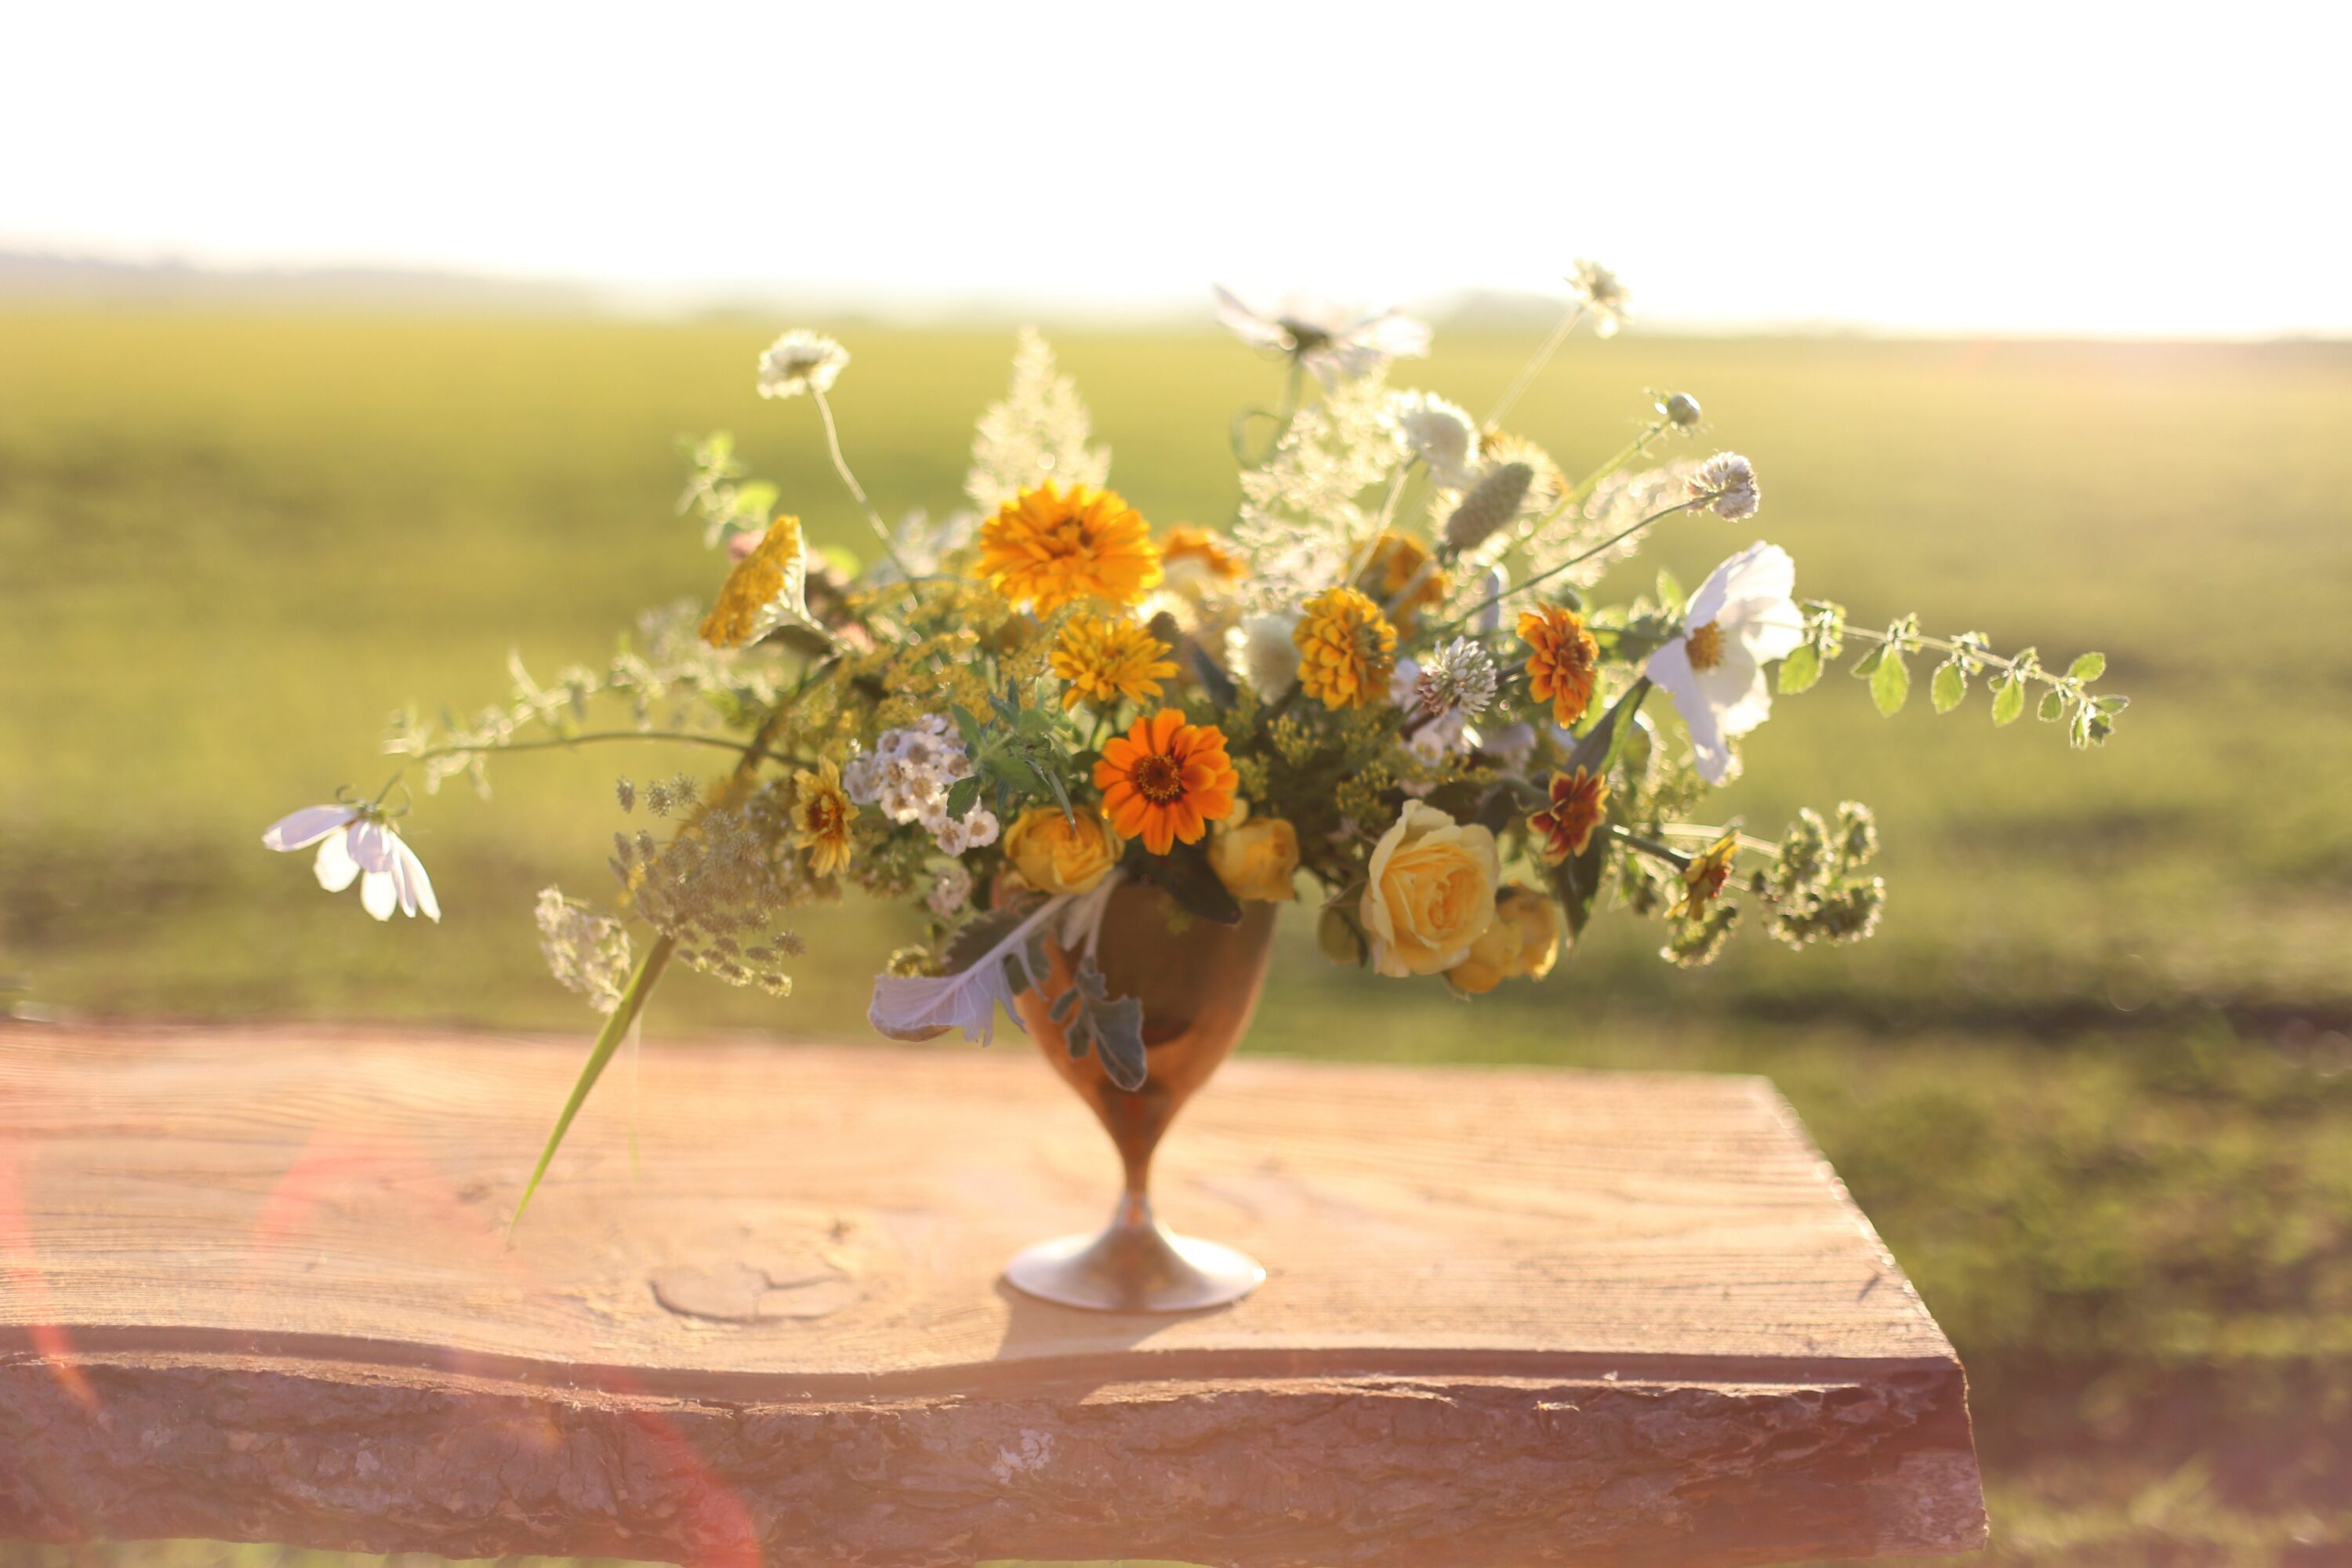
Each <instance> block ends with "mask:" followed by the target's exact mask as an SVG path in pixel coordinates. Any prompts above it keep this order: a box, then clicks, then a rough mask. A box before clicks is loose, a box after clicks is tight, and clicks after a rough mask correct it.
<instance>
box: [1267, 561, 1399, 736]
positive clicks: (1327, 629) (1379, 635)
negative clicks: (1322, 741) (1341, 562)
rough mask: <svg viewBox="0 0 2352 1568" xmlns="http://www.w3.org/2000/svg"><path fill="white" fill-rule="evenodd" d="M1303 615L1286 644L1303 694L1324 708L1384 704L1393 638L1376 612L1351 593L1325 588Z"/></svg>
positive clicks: (1393, 655)
mask: <svg viewBox="0 0 2352 1568" xmlns="http://www.w3.org/2000/svg"><path fill="white" fill-rule="evenodd" d="M1304 610H1305V613H1304V614H1303V615H1301V616H1299V618H1298V625H1297V626H1296V627H1295V628H1293V629H1292V631H1291V634H1290V640H1291V641H1292V642H1293V643H1295V644H1296V645H1297V648H1298V684H1299V685H1300V686H1302V687H1304V688H1306V690H1307V696H1309V697H1312V698H1314V699H1315V700H1318V701H1319V702H1321V703H1322V704H1323V706H1324V707H1326V708H1362V707H1365V706H1367V705H1369V704H1370V703H1374V702H1384V701H1386V700H1388V691H1389V676H1390V675H1391V673H1392V672H1393V671H1394V670H1395V669H1396V640H1397V635H1396V628H1395V627H1394V626H1391V625H1389V622H1388V617H1387V616H1383V615H1381V607H1380V606H1379V605H1375V604H1373V603H1372V602H1371V600H1370V599H1368V598H1366V597H1365V596H1364V595H1361V594H1360V593H1358V592H1357V591H1356V590H1355V589H1353V588H1326V589H1325V590H1324V591H1323V592H1321V593H1320V594H1318V595H1315V596H1314V597H1313V598H1311V599H1309V600H1307V603H1306V605H1305V606H1304Z"/></svg>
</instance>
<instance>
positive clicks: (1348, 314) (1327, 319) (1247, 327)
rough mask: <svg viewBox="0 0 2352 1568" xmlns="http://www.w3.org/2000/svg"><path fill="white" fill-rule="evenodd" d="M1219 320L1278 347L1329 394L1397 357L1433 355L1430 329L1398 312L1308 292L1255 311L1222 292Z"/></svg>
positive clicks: (1248, 338) (1257, 344) (1253, 340)
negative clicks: (1368, 310) (1364, 308)
mask: <svg viewBox="0 0 2352 1568" xmlns="http://www.w3.org/2000/svg"><path fill="white" fill-rule="evenodd" d="M1217 319H1218V320H1219V321H1223V322H1224V324H1225V328H1226V330H1227V331H1231V332H1232V333H1233V334H1234V336H1235V337H1237V338H1239V339H1241V341H1242V342H1245V343H1248V344H1250V345H1251V346H1252V347H1254V348H1265V349H1275V350H1277V351H1279V352H1281V353H1286V354H1288V355H1290V356H1291V357H1292V358H1293V359H1295V360H1297V362H1298V363H1300V364H1303V365H1305V366H1306V367H1307V369H1308V370H1311V371H1313V372H1314V373H1315V378H1316V379H1317V380H1318V381H1320V382H1321V383H1322V384H1323V385H1324V387H1325V388H1326V389H1327V390H1328V389H1330V388H1333V387H1336V386H1338V385H1339V383H1341V382H1343V381H1353V380H1354V379H1355V378H1356V377H1358V376H1360V375H1362V374H1366V373H1367V372H1370V371H1374V370H1378V369H1379V368H1380V367H1381V365H1383V364H1385V363H1388V362H1389V361H1390V360H1392V359H1419V358H1421V357H1422V356H1423V355H1424V354H1426V353H1429V326H1428V323H1426V322H1423V321H1414V320H1413V319H1412V317H1410V316H1402V315H1399V314H1398V313H1397V312H1396V311H1394V310H1381V311H1377V312H1375V313H1373V314H1370V315H1364V314H1360V313H1359V312H1358V311H1356V310H1354V309H1352V308H1351V307H1349V306H1346V305H1342V304H1340V303H1339V301H1338V300H1331V299H1328V298H1326V297H1325V296H1323V295H1321V294H1317V293H1314V292H1312V291H1311V290H1308V289H1292V290H1291V291H1290V292H1289V293H1287V294H1285V295H1284V296H1283V297H1282V299H1281V301H1280V302H1279V303H1277V304H1276V306H1275V308H1274V309H1273V310H1272V311H1270V312H1269V311H1264V310H1252V309H1250V307H1249V306H1247V305H1244V304H1243V303H1242V302H1241V300H1238V299H1236V298H1235V297H1234V293H1233V291H1232V290H1231V289H1225V288H1223V287H1220V288H1219V289H1217Z"/></svg>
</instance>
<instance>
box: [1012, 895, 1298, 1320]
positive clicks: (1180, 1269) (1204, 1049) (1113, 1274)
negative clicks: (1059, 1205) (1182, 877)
mask: <svg viewBox="0 0 2352 1568" xmlns="http://www.w3.org/2000/svg"><path fill="white" fill-rule="evenodd" d="M1274 916H1275V906H1274V905H1272V904H1265V903H1247V904H1244V905H1243V906H1242V918H1241V922H1240V923H1239V924H1238V925H1220V924H1217V923H1216V922H1214V921H1204V920H1197V919H1193V918H1192V917H1190V916H1187V915H1185V914H1184V913H1182V911H1181V910H1179V909H1178V908H1177V906H1176V905H1175V903H1174V902H1173V901H1171V900H1170V899H1169V897H1168V895H1167V894H1165V893H1163V892H1161V891H1160V889H1157V888H1154V887H1151V886H1149V885H1148V884H1144V883H1127V884H1123V885H1121V886H1120V887H1119V888H1118V889H1115V890H1114V891H1113V892H1112V893H1111V895H1110V900H1109V904H1108V908H1107V909H1106V910H1105V911H1104V915H1103V922H1102V934H1101V939H1100V942H1099V943H1098V944H1097V948H1096V952H1095V959H1096V962H1097V963H1099V964H1100V965H1101V967H1102V972H1103V978H1104V980H1105V981H1106V982H1107V984H1108V990H1109V993H1110V994H1112V995H1114V996H1121V995H1124V996H1133V997H1137V998H1139V999H1140V1000H1141V1001H1142V1003H1143V1044H1144V1057H1145V1060H1146V1063H1147V1068H1148V1075H1147V1076H1146V1078H1145V1079H1144V1081H1143V1087H1142V1088H1140V1089H1133V1090H1129V1089H1121V1088H1119V1087H1118V1085H1117V1084H1115V1083H1113V1082H1111V1080H1110V1079H1109V1077H1108V1075H1107V1074H1106V1073H1105V1072H1104V1071H1103V1068H1102V1063H1101V1062H1100V1060H1098V1059H1097V1057H1096V1056H1095V1055H1094V1054H1093V1053H1092V1052H1089V1053H1088V1054H1087V1055H1086V1056H1083V1057H1077V1058H1073V1057H1072V1056H1071V1055H1070V1052H1069V1047H1068V1044H1067V1042H1066V1040H1065V1038H1064V1037H1063V1034H1062V1030H1061V1027H1060V1026H1059V1025H1057V1024H1055V1022H1054V1019H1053V1016H1052V1015H1051V1013H1050V1012H1049V1011H1048V1009H1049V1008H1050V1007H1051V1005H1052V1003H1053V1001H1054V998H1055V997H1057V996H1059V995H1060V994H1062V993H1063V992H1064V991H1065V990H1066V989H1068V987H1069V986H1070V985H1071V984H1072V976H1073V971H1074V968H1075V965H1074V964H1073V963H1072V962H1071V959H1070V957H1069V955H1068V954H1066V953H1065V952H1062V951H1061V949H1060V948H1059V947H1058V946H1053V947H1049V949H1048V952H1047V956H1048V959H1049V960H1050V963H1051V971H1052V973H1051V974H1050V976H1049V978H1048V979H1047V981H1046V984H1045V986H1044V987H1041V988H1039V989H1037V990H1032V991H1027V992H1024V993H1023V994H1022V995H1021V997H1020V1007H1021V1020H1022V1022H1023V1023H1024V1024H1025V1025H1026V1026H1028V1030H1029V1035H1030V1037H1031V1038H1032V1039H1034V1040H1035V1041H1036V1042H1037V1048H1038V1049H1039V1050H1041V1051H1043V1052H1044V1053H1045V1060H1046V1061H1047V1062H1049V1063H1051V1064H1052V1066H1053V1068H1054V1070H1055V1071H1056V1072H1058V1073H1060V1074H1061V1075H1062V1077H1063V1078H1064V1079H1066V1080H1067V1081H1068V1083H1069V1085H1070V1087H1071V1088H1072V1089H1076V1090H1077V1092H1078V1098H1079V1099H1081V1100H1085V1101H1086V1102H1087V1105H1088V1106H1089V1107H1090V1108H1092V1110H1094V1113H1095V1116H1096V1118H1097V1120H1099V1121H1101V1122H1102V1124H1103V1127H1104V1130H1105V1131H1108V1132H1109V1134H1110V1141H1111V1142H1112V1144H1113V1145H1114V1146H1115V1147H1116V1148H1117V1149H1118V1158H1119V1163H1120V1165H1121V1166H1122V1167H1123V1168H1124V1170H1125V1172H1126V1176H1127V1184H1126V1189H1125V1190H1124V1191H1123V1192H1121V1193H1120V1194H1119V1199H1118V1207H1117V1208H1116V1209H1114V1210H1113V1211H1112V1213H1111V1220H1110V1224H1109V1225H1108V1226H1107V1227H1105V1228H1104V1229H1103V1230H1102V1231H1100V1232H1099V1233H1097V1234H1095V1235H1082V1236H1066V1237H1057V1238H1056V1239H1055V1240H1052V1241H1043V1242H1039V1243H1038V1244H1037V1245H1035V1246H1034V1247H1027V1248H1024V1250H1023V1251H1021V1252H1019V1253H1017V1254H1015V1255H1014V1257H1013V1261H1012V1263H1011V1264H1010V1265H1009V1266H1007V1268H1005V1271H1004V1273H1005V1278H1006V1279H1009V1280H1010V1281H1011V1282H1012V1283H1013V1285H1014V1286H1016V1287H1018V1288H1019V1289H1022V1290H1024V1291H1026V1292H1027V1293H1028V1294H1030V1295H1032V1296H1036V1297H1041V1298H1043V1299H1044V1300H1048V1301H1056V1302H1059V1303H1060V1304H1062V1305H1063V1306H1066V1307H1086V1308H1091V1309H1093V1310H1097V1311H1104V1312H1181V1311H1190V1310H1197V1309H1200V1308H1202V1307H1217V1306H1223V1304H1225V1303H1226V1302H1228V1301H1234V1300H1240V1299H1241V1298H1242V1297H1244V1296H1246V1295H1248V1294H1249V1293H1250V1292H1251V1291H1252V1290H1255V1289H1257V1287H1258V1286H1259V1285H1260V1284H1262V1283H1264V1282H1265V1269H1264V1268H1260V1267H1259V1266H1258V1264H1257V1263H1256V1262H1255V1260H1254V1259H1252V1258H1248V1257H1246V1256H1245V1255H1244V1254H1242V1253H1239V1252H1236V1251H1234V1249H1233V1248H1232V1247H1221V1246H1219V1245H1218V1244H1217V1243H1215V1242H1213V1241H1202V1240H1200V1239H1198V1238H1196V1237H1188V1236H1178V1235H1176V1234H1174V1233H1173V1232H1171V1231H1170V1230H1168V1229H1167V1228H1166V1227H1165V1226H1161V1225H1160V1222H1159V1221H1158V1220H1157V1219H1155V1218H1153V1217H1152V1213H1151V1198H1150V1178H1151V1155H1152V1152H1153V1151H1154V1150H1156V1149H1157V1148H1159V1146H1160V1138H1161V1137H1162V1136H1163V1135H1164V1134H1165V1133H1166V1132H1167V1131H1168V1124H1169V1123H1170V1122H1171V1121H1174V1120H1175V1119H1176V1112H1177V1111H1178V1110H1181V1109H1182V1108H1183V1105H1184V1102H1185V1101H1186V1100H1190V1099H1191V1098H1192V1095H1193V1092H1194V1091H1195V1090H1197V1089H1199V1088H1200V1087H1201V1086H1202V1084H1204V1083H1206V1082H1208V1081H1209V1075H1210V1074H1212V1073H1213V1072H1215V1071H1216V1070H1217V1067H1218V1065H1219V1064H1220V1063H1222V1062H1223V1060H1224V1059H1225V1058H1226V1057H1228V1056H1230V1055H1231V1054H1232V1053H1233V1048H1234V1044H1235V1043H1236V1042H1238V1041H1239V1040H1240V1039H1241V1037H1242V1033H1243V1031H1244V1030H1245V1029H1247V1028H1248V1027H1249V1023H1250V1017H1251V1016H1252V1015H1253V1014H1255V1012H1256V1011H1257V999H1258V993H1259V992H1260V991H1262V990H1263V989H1264V988H1265V969H1266V960H1267V957H1268V955H1269V952H1270V950H1271V947H1272V943H1273V940H1274Z"/></svg>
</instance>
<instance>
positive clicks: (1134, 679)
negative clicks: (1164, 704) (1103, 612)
mask: <svg viewBox="0 0 2352 1568" xmlns="http://www.w3.org/2000/svg"><path fill="white" fill-rule="evenodd" d="M1170 651H1171V649H1170V648H1169V647H1168V645H1167V644H1166V643H1164V642H1161V641H1160V639H1159V638H1158V637H1153V636H1152V635H1151V633H1150V630H1149V629H1148V628H1146V627H1144V626H1138V625H1136V624H1135V623H1134V622H1133V621H1120V620H1113V619H1111V618H1110V617H1109V616H1084V615H1081V616H1071V617H1070V621H1069V624H1068V625H1067V626H1064V627H1063V628H1062V636H1061V638H1060V640H1059V641H1058V642H1056V643H1055V647H1054V657H1053V669H1054V673H1055V675H1056V676H1059V677H1060V678H1061V679H1064V680H1066V681H1068V682H1069V689H1067V690H1066V691H1064V692H1063V693H1062V706H1063V707H1064V708H1076V706H1077V705H1078V704H1079V703H1080V702H1089V701H1090V702H1096V703H1100V704H1103V705H1105V706H1108V704H1110V703H1112V702H1115V701H1117V700H1118V699H1119V698H1122V697H1124V698H1126V699H1128V700H1129V701H1132V702H1141V701H1143V700H1145V699H1146V698H1151V697H1157V696H1159V695H1160V679H1161V678H1162V677H1163V676H1171V675H1174V674H1175V673H1176V667H1175V665H1173V664H1171V662H1169V660H1168V659H1167V658H1164V657H1163V656H1164V655H1166V654H1167V653H1169V652H1170Z"/></svg>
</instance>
